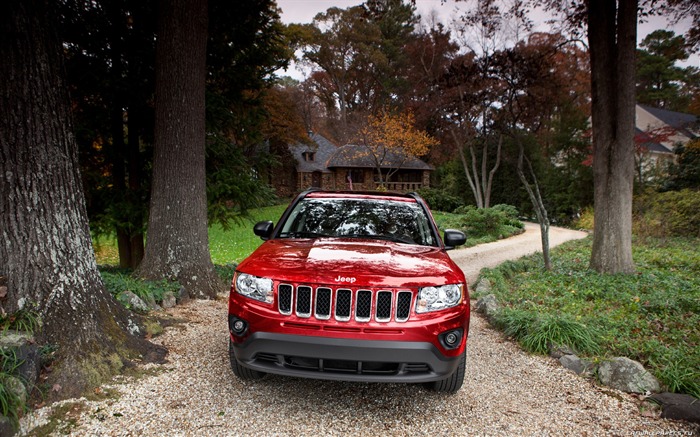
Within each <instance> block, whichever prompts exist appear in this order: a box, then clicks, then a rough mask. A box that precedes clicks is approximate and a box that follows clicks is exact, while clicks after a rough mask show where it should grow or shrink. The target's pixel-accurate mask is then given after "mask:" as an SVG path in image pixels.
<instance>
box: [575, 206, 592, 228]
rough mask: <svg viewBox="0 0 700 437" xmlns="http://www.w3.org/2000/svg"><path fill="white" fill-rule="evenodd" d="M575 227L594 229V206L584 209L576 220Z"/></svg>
mask: <svg viewBox="0 0 700 437" xmlns="http://www.w3.org/2000/svg"><path fill="white" fill-rule="evenodd" d="M573 227H574V228H575V229H585V230H587V231H592V230H593V207H592V206H588V207H586V208H585V209H584V210H583V211H581V214H580V215H579V217H578V218H577V219H576V220H575V221H574V223H573Z"/></svg>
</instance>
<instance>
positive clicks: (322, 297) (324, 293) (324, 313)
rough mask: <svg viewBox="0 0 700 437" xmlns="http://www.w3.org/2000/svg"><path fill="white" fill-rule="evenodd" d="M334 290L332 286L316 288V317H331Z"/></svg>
mask: <svg viewBox="0 0 700 437" xmlns="http://www.w3.org/2000/svg"><path fill="white" fill-rule="evenodd" d="M332 294H333V292H332V291H331V289H330V288H326V287H318V288H317V289H316V312H315V314H316V318H317V319H319V320H328V319H330V318H331V296H332Z"/></svg>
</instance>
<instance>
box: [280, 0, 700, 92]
mask: <svg viewBox="0 0 700 437" xmlns="http://www.w3.org/2000/svg"><path fill="white" fill-rule="evenodd" d="M361 3H363V1H362V0H277V4H278V5H279V7H280V8H281V9H282V14H281V18H282V22H284V23H310V22H311V21H312V20H313V18H314V16H315V15H316V14H318V13H319V12H325V11H326V10H327V9H328V8H330V7H332V6H337V7H340V8H343V9H344V8H348V7H350V6H356V5H359V4H361ZM465 3H467V2H457V3H455V2H454V0H447V1H445V2H444V4H443V2H442V1H441V0H416V8H417V12H418V14H420V15H421V16H423V17H429V16H430V15H431V12H432V11H433V10H434V11H436V12H437V14H438V17H439V18H440V20H441V21H442V22H443V23H445V24H447V23H448V22H449V20H450V18H451V16H453V15H454V14H455V8H456V7H461V8H464V7H465ZM531 18H532V19H533V21H535V24H536V30H540V31H544V30H546V29H547V25H546V23H545V21H546V20H547V17H546V16H545V15H544V14H535V15H534V16H533V17H531ZM690 24H691V23H690V20H686V21H684V22H681V23H679V24H678V25H675V26H671V25H669V23H668V20H667V19H666V18H665V17H653V18H652V20H651V21H650V22H647V23H641V24H639V26H638V27H637V33H638V41H641V40H642V39H643V38H644V37H645V36H646V35H647V34H649V33H650V32H652V31H654V30H656V29H667V28H668V29H671V30H673V31H674V32H676V34H681V33H684V32H685V31H686V30H688V28H689V27H690ZM690 65H692V66H695V67H700V56H699V55H697V54H696V55H693V56H691V58H690V59H689V60H688V61H687V62H684V63H682V64H681V66H683V67H687V66H690ZM292 69H293V67H292ZM282 74H286V75H290V76H292V77H294V78H296V79H301V78H302V74H301V73H300V72H295V71H292V70H291V69H290V71H287V72H286V73H282Z"/></svg>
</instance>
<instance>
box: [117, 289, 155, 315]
mask: <svg viewBox="0 0 700 437" xmlns="http://www.w3.org/2000/svg"><path fill="white" fill-rule="evenodd" d="M118 299H119V301H120V302H124V303H125V304H127V305H128V306H129V307H130V308H131V309H133V310H136V311H140V312H143V313H147V312H148V311H149V310H150V309H151V307H149V306H148V304H147V303H146V302H144V301H143V299H141V298H140V297H138V296H137V295H136V294H134V293H133V292H131V291H129V290H126V291H122V292H121V293H119V296H118Z"/></svg>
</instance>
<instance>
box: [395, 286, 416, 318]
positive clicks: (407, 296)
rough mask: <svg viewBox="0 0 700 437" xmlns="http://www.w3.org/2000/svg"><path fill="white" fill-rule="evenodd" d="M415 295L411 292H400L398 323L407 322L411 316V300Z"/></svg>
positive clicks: (397, 301)
mask: <svg viewBox="0 0 700 437" xmlns="http://www.w3.org/2000/svg"><path fill="white" fill-rule="evenodd" d="M412 298H413V294H412V293H411V292H410V291H399V292H398V294H397V296H396V321H397V322H405V321H406V320H408V316H409V314H411V299H412Z"/></svg>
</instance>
